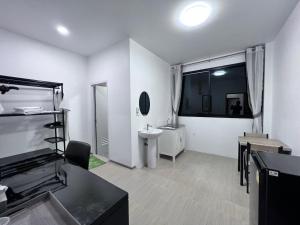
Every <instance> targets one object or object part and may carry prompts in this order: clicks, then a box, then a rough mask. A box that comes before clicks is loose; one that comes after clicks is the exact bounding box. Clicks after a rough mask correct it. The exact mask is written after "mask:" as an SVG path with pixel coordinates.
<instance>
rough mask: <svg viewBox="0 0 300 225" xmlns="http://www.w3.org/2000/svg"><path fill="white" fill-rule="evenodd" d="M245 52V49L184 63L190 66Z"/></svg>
mask: <svg viewBox="0 0 300 225" xmlns="http://www.w3.org/2000/svg"><path fill="white" fill-rule="evenodd" d="M245 52H246V51H245V50H243V51H239V52H233V53H230V54H226V55H220V56H216V57H213V58H207V59H202V60H198V61H193V62H188V63H184V64H182V65H183V66H189V65H193V64H197V63H202V62H209V61H211V60H216V59H222V58H226V57H229V56H234V55H240V54H243V53H245Z"/></svg>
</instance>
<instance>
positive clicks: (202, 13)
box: [179, 2, 211, 27]
mask: <svg viewBox="0 0 300 225" xmlns="http://www.w3.org/2000/svg"><path fill="white" fill-rule="evenodd" d="M210 14H211V7H210V6H209V5H208V4H206V3H204V2H195V3H193V4H190V5H188V6H186V7H185V8H184V9H183V11H182V12H181V14H180V18H179V19H180V22H181V23H182V24H183V25H185V26H188V27H195V26H198V25H200V24H201V23H203V22H204V21H205V20H207V19H208V17H209V15H210Z"/></svg>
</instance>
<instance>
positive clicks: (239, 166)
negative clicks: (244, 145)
mask: <svg viewBox="0 0 300 225" xmlns="http://www.w3.org/2000/svg"><path fill="white" fill-rule="evenodd" d="M240 157H241V145H240V143H239V144H238V171H239V172H240V171H241V163H240Z"/></svg>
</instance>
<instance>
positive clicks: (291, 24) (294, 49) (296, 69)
mask: <svg viewBox="0 0 300 225" xmlns="http://www.w3.org/2000/svg"><path fill="white" fill-rule="evenodd" d="M299 21H300V3H299V4H298V5H297V7H296V8H295V10H294V11H293V13H292V14H291V16H290V17H289V19H288V20H287V21H286V23H285V25H284V26H283V28H282V30H281V31H280V33H279V34H278V36H277V37H276V39H275V40H274V98H273V105H274V106H273V131H272V132H273V136H274V137H275V138H278V139H280V140H282V141H283V142H285V143H286V144H288V145H289V146H291V147H292V149H293V154H295V155H300V141H299V137H300V119H299V115H300V91H299V90H300V88H299V86H300V66H299V60H300V41H299V40H300V26H299Z"/></svg>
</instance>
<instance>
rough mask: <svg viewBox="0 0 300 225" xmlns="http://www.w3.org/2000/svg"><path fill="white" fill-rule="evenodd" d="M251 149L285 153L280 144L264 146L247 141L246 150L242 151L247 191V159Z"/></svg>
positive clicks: (248, 159)
mask: <svg viewBox="0 0 300 225" xmlns="http://www.w3.org/2000/svg"><path fill="white" fill-rule="evenodd" d="M251 151H261V152H270V153H279V154H285V153H284V151H283V147H282V146H280V147H276V146H265V145H260V144H250V143H247V150H246V151H245V152H244V165H243V166H244V171H245V178H246V182H247V193H249V161H250V154H251Z"/></svg>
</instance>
